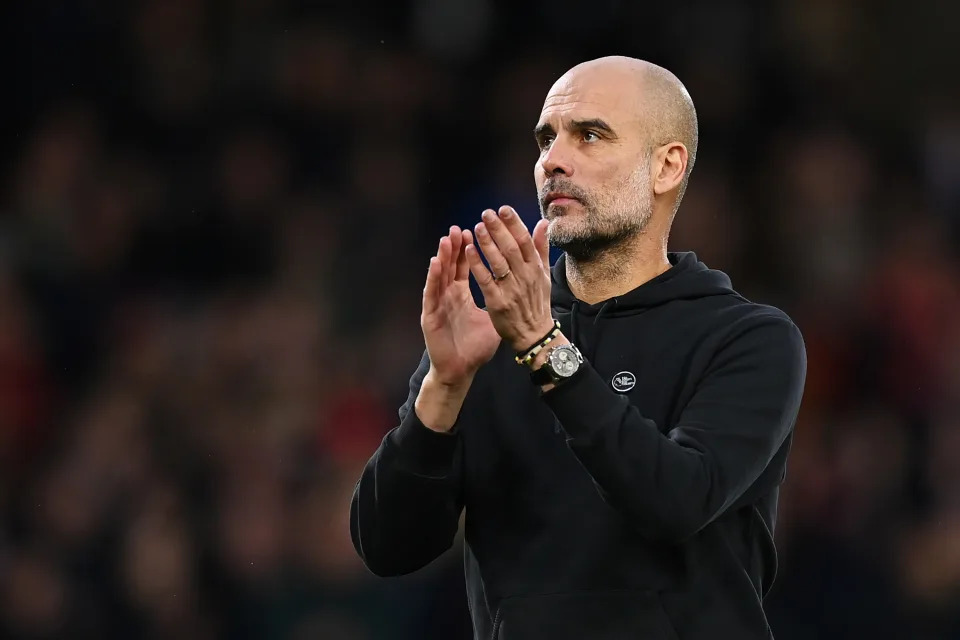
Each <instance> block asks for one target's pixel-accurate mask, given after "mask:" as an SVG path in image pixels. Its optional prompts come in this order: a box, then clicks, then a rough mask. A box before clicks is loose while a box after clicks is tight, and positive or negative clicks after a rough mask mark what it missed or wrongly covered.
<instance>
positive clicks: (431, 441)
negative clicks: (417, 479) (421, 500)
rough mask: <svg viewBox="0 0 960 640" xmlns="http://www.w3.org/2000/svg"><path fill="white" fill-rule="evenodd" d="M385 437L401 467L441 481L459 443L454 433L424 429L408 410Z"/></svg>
mask: <svg viewBox="0 0 960 640" xmlns="http://www.w3.org/2000/svg"><path fill="white" fill-rule="evenodd" d="M454 429H456V428H454ZM389 437H390V438H391V440H392V441H393V444H394V447H395V448H396V451H397V459H398V462H399V463H400V465H401V467H403V468H404V469H405V470H407V471H409V472H411V473H415V474H417V475H422V476H429V477H434V478H442V477H444V476H446V475H447V474H448V473H449V472H450V469H451V467H452V466H453V460H454V454H455V452H456V450H457V445H458V443H459V440H460V436H459V435H458V434H457V433H456V431H455V430H454V431H453V432H451V433H441V432H439V431H434V430H432V429H430V428H428V427H426V426H425V425H424V424H423V422H421V421H420V418H419V417H417V412H416V411H414V410H413V409H412V408H411V410H410V411H408V412H407V415H406V416H405V417H404V418H403V420H402V421H401V422H400V426H399V427H397V429H396V430H395V431H394V432H393V433H392V434H390V436H389Z"/></svg>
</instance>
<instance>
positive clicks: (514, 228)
mask: <svg viewBox="0 0 960 640" xmlns="http://www.w3.org/2000/svg"><path fill="white" fill-rule="evenodd" d="M500 220H501V221H502V222H503V226H504V227H506V229H507V231H509V232H510V235H512V236H513V239H514V240H515V241H516V242H517V247H519V249H520V255H522V256H523V260H524V261H525V262H536V259H537V249H536V247H534V246H533V240H532V239H531V238H530V231H529V230H528V229H527V225H525V224H524V223H523V220H521V219H520V216H519V215H518V214H517V212H516V210H515V209H514V208H513V207H510V206H506V205H504V206H502V207H500Z"/></svg>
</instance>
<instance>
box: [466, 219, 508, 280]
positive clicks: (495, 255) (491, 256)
mask: <svg viewBox="0 0 960 640" xmlns="http://www.w3.org/2000/svg"><path fill="white" fill-rule="evenodd" d="M484 215H486V212H484ZM494 217H496V216H494ZM475 230H476V238H477V242H476V244H475V245H474V247H476V246H477V245H479V248H480V250H481V251H482V252H483V257H484V258H486V259H487V264H489V265H490V269H491V270H492V271H493V273H494V274H495V275H498V276H503V275H504V274H505V273H506V272H507V271H508V270H509V269H511V267H510V263H509V262H507V259H506V258H504V257H503V254H502V253H500V249H499V248H498V247H497V243H496V242H494V241H493V237H491V235H490V230H489V227H487V225H486V224H485V223H483V222H481V223H480V224H478V225H477V226H476V227H475Z"/></svg>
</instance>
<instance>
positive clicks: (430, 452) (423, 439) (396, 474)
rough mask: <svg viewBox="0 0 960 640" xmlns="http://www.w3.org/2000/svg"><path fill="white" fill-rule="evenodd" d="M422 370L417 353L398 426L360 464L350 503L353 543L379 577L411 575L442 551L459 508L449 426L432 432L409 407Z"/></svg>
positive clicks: (457, 464)
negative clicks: (441, 431) (443, 431)
mask: <svg viewBox="0 0 960 640" xmlns="http://www.w3.org/2000/svg"><path fill="white" fill-rule="evenodd" d="M429 368H430V361H429V359H428V358H427V355H426V353H424V355H423V359H422V360H421V362H420V366H419V367H418V368H417V370H416V372H415V373H414V374H413V376H412V377H411V379H410V394H409V395H408V396H407V401H406V402H405V403H404V404H403V406H402V407H401V408H400V412H399V413H400V425H399V426H398V427H396V428H394V429H393V430H392V431H390V432H389V433H388V434H387V435H386V437H384V439H383V441H382V442H381V444H380V447H379V448H378V449H377V451H376V452H375V453H374V454H373V457H371V458H370V460H369V461H368V462H367V464H366V466H365V467H364V469H363V473H362V475H361V476H360V480H359V482H357V485H356V487H355V488H354V492H353V499H352V501H351V504H350V535H351V538H352V539H353V546H354V548H356V550H357V553H358V554H359V555H360V557H361V558H362V559H363V562H364V564H366V566H367V568H368V569H370V571H372V572H373V573H375V574H377V575H379V576H397V575H404V574H407V573H411V572H413V571H416V570H417V569H420V568H422V567H425V566H426V565H427V564H429V563H430V562H432V561H433V560H434V559H436V558H437V557H438V556H440V555H441V554H442V553H443V552H444V551H446V550H447V549H449V548H450V547H451V546H452V544H453V540H454V537H455V536H456V533H457V528H458V525H459V520H460V512H461V511H462V509H463V499H462V490H461V480H462V475H461V474H462V465H461V452H462V449H461V447H462V445H461V438H460V436H459V435H458V434H457V432H456V427H454V430H453V431H452V432H451V433H439V432H436V431H432V430H431V429H429V428H427V427H426V426H424V424H423V423H422V422H421V421H420V419H419V418H418V417H417V413H416V411H414V409H413V407H414V402H415V400H416V399H417V395H418V394H419V392H420V385H421V384H423V379H424V377H425V376H426V374H427V371H428V370H429Z"/></svg>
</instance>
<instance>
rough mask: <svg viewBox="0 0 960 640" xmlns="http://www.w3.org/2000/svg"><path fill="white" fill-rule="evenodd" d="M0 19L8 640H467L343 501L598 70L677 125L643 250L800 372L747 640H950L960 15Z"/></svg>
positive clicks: (824, 5) (329, 10) (788, 3)
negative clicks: (660, 74) (664, 81)
mask: <svg viewBox="0 0 960 640" xmlns="http://www.w3.org/2000/svg"><path fill="white" fill-rule="evenodd" d="M6 5H13V6H6ZM6 5H5V6H6V8H4V9H3V10H2V11H3V13H2V14H0V24H2V25H3V26H2V41H3V43H4V48H5V49H6V53H5V54H4V55H3V57H2V67H0V68H2V70H3V76H2V78H3V85H2V86H3V87H4V89H5V91H4V94H5V98H4V100H3V107H2V113H3V117H2V119H0V135H2V140H3V141H4V142H3V148H2V151H3V153H2V167H0V172H2V173H0V176H2V183H0V185H2V189H3V193H2V200H0V636H2V637H18V638H37V639H39V638H81V639H85V638H146V639H152V638H182V639H192V638H198V639H200V638H202V639H207V638H210V639H213V638H231V639H232V638H239V639H242V638H278V639H290V640H299V639H305V638H337V639H339V638H348V639H356V640H364V639H381V638H383V639H391V640H392V639H396V640H406V639H434V638H436V639H447V638H450V639H465V638H468V637H470V629H469V623H468V622H467V618H466V606H465V603H464V592H463V577H462V569H461V565H460V555H459V549H456V548H455V549H453V550H452V551H451V552H450V553H449V554H447V555H446V556H444V557H443V558H442V559H441V560H439V561H437V562H436V563H434V564H433V565H431V566H430V567H429V568H428V569H426V570H424V571H422V572H420V573H419V574H417V575H415V576H411V577H408V578H403V579H396V580H380V579H376V578H373V577H371V576H370V575H369V574H368V573H367V572H366V571H365V569H364V568H363V566H362V565H361V564H360V563H359V560H358V559H357V557H356V554H355V553H354V551H353V548H352V546H351V544H350V540H349V534H348V510H347V508H348V503H349V498H350V494H351V491H352V488H353V484H354V482H355V481H356V479H357V477H358V474H359V469H360V467H361V466H362V464H363V463H364V461H365V460H366V459H367V457H368V456H369V455H370V454H371V453H372V451H373V450H374V448H375V447H376V445H377V443H378V442H379V439H380V438H381V437H382V435H383V434H384V433H385V431H386V430H387V429H389V428H391V427H392V426H394V424H395V422H396V420H397V418H396V409H397V407H398V406H399V404H400V403H401V402H402V401H403V399H404V397H405V394H406V383H407V379H408V376H409V375H410V374H411V373H412V371H413V369H414V367H415V366H416V363H417V361H418V358H419V355H420V353H421V350H422V348H423V342H422V336H421V334H420V331H419V325H418V318H419V302H420V292H421V289H422V286H423V278H424V276H425V274H426V267H427V261H428V258H429V256H430V255H431V253H432V252H433V251H434V250H435V249H434V248H435V245H436V241H437V239H438V237H439V236H440V235H441V234H443V233H445V231H446V227H447V226H448V225H449V224H451V223H458V224H468V225H472V224H473V223H475V222H477V221H478V220H479V215H480V212H481V211H482V210H483V209H484V208H487V207H497V206H499V205H501V204H508V203H509V204H512V205H514V206H516V207H517V208H518V209H519V210H520V211H521V213H522V214H523V215H524V217H525V218H526V219H527V220H530V221H532V220H535V219H536V218H537V216H538V211H537V206H536V199H535V191H534V186H533V180H532V170H533V165H534V162H535V160H536V157H537V151H536V146H535V144H534V141H533V136H532V133H531V131H532V128H533V126H534V124H535V123H536V120H537V117H538V115H539V111H540V107H541V105H542V101H543V98H544V96H545V95H546V92H547V91H548V89H549V88H550V85H551V84H552V83H553V81H554V80H555V79H556V78H557V77H558V76H559V75H560V74H562V73H563V71H565V70H566V69H567V68H568V67H570V66H572V65H573V64H576V63H577V62H579V61H582V60H584V59H588V58H592V57H596V56H600V55H608V54H625V55H632V56H637V57H642V58H645V59H649V60H651V61H653V62H656V63H659V64H662V65H664V66H666V67H668V68H670V69H671V70H673V71H674V72H675V73H677V75H678V76H679V77H680V78H681V79H682V80H683V81H684V82H685V84H686V85H687V87H688V89H689V90H690V92H691V94H692V95H693V98H694V100H695V102H696V104H697V107H698V110H699V116H700V153H699V158H698V162H697V168H696V170H695V171H694V173H693V177H692V181H691V184H690V189H689V191H688V193H687V196H686V199H685V200H684V203H683V206H682V207H681V210H680V213H679V215H678V218H677V222H676V226H675V231H674V234H673V238H672V243H671V244H672V246H673V247H674V248H676V249H691V250H694V251H696V252H697V253H698V255H699V256H700V257H701V258H702V259H704V260H705V261H706V262H707V263H708V264H709V265H710V266H712V267H715V268H720V269H724V270H726V271H727V272H728V273H730V275H731V276H732V277H733V279H734V283H735V285H736V286H737V287H738V288H739V289H740V290H741V291H742V292H743V293H744V294H745V295H747V296H748V297H750V298H753V299H755V300H758V301H762V302H767V303H771V304H775V305H778V306H780V307H782V308H783V309H784V310H786V311H787V312H788V313H789V314H790V315H791V316H792V317H793V318H794V319H795V320H796V321H797V323H798V324H799V326H800V327H801V329H802V331H803V333H804V336H805V338H806V341H807V348H808V355H809V377H808V381H807V391H806V396H805V400H804V405H803V409H802V412H801V416H800V420H799V423H798V425H797V433H796V443H795V447H794V451H793V454H792V457H791V459H790V465H789V469H788V476H787V481H786V485H785V487H784V492H783V498H782V502H781V514H780V520H779V527H778V529H777V538H778V542H779V548H780V550H781V560H782V564H781V567H780V572H779V575H778V580H777V583H776V587H775V589H774V592H773V593H772V594H771V595H770V597H769V598H768V601H767V605H768V610H769V617H770V622H771V625H772V627H773V629H774V632H775V634H776V637H777V638H778V640H807V639H810V640H813V639H818V640H834V639H846V638H849V639H853V638H857V639H875V638H910V639H916V640H927V639H950V638H960V358H958V356H960V255H958V245H960V242H958V239H960V233H958V232H960V28H958V26H957V25H958V24H960V8H958V7H960V4H957V3H956V2H940V3H932V2H922V1H920V2H912V3H904V2H892V1H888V0H879V1H873V2H866V1H854V0H776V1H772V2H760V1H750V0H719V1H717V0H711V1H707V0H703V1H700V2H692V1H688V2H674V3H646V2H626V1H620V0H593V1H591V2H588V3H587V2H582V3H581V2H572V1H570V0H554V1H551V2H546V1H544V0H535V1H531V2H524V3H521V2H507V1H506V0H402V1H398V2H391V3H389V4H383V5H378V4H373V3H364V2H360V1H354V2H330V3H319V4H318V3H304V2H296V1H293V0H283V1H281V0H232V1H228V0H221V1H213V0H209V1H202V0H146V1H137V2H121V1H119V0H114V1H107V0H104V1H100V2H96V1H94V0H88V1H79V0H78V1H76V2H66V1H53V0H46V1H45V0H38V1H35V2H17V3H6Z"/></svg>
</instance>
